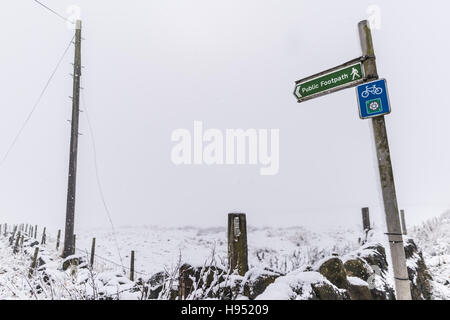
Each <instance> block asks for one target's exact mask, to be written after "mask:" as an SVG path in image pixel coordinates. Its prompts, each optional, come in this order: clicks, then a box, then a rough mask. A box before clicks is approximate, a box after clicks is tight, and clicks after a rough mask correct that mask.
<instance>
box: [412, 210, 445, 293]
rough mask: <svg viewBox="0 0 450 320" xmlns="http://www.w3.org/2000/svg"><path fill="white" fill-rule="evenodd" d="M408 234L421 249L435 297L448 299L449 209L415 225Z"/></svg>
mask: <svg viewBox="0 0 450 320" xmlns="http://www.w3.org/2000/svg"><path fill="white" fill-rule="evenodd" d="M410 236H411V237H412V238H413V239H414V240H415V241H416V243H417V245H418V247H419V248H420V249H422V251H423V256H424V259H425V263H426V265H427V267H428V269H429V270H430V272H431V275H432V277H433V283H432V285H433V294H434V296H435V298H436V299H450V211H448V212H446V213H444V214H442V215H441V216H440V217H437V218H434V219H431V220H428V221H426V222H424V223H423V224H422V225H421V226H417V227H415V228H414V229H413V230H412V232H411V234H410Z"/></svg>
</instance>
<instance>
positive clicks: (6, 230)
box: [5, 223, 8, 237]
mask: <svg viewBox="0 0 450 320" xmlns="http://www.w3.org/2000/svg"><path fill="white" fill-rule="evenodd" d="M7 232H8V224H7V223H5V237H6V235H7Z"/></svg>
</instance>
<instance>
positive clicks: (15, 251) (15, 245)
mask: <svg viewBox="0 0 450 320" xmlns="http://www.w3.org/2000/svg"><path fill="white" fill-rule="evenodd" d="M20 238H21V237H20V231H19V232H18V233H17V237H16V243H15V244H14V250H13V252H14V253H18V252H19V241H20Z"/></svg>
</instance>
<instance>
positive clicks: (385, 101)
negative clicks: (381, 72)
mask: <svg viewBox="0 0 450 320" xmlns="http://www.w3.org/2000/svg"><path fill="white" fill-rule="evenodd" d="M356 95H357V97H358V105H359V116H360V117H361V119H368V118H373V117H379V116H382V115H385V114H389V113H391V107H390V103H389V95H388V91H387V85H386V80H385V79H382V80H377V81H373V82H368V83H365V84H362V85H359V86H358V87H356Z"/></svg>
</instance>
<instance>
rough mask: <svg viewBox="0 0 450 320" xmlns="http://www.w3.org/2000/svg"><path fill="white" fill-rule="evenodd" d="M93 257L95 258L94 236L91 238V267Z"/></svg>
mask: <svg viewBox="0 0 450 320" xmlns="http://www.w3.org/2000/svg"><path fill="white" fill-rule="evenodd" d="M94 258H95V238H92V247H91V261H90V263H91V267H92V268H93V267H94Z"/></svg>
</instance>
